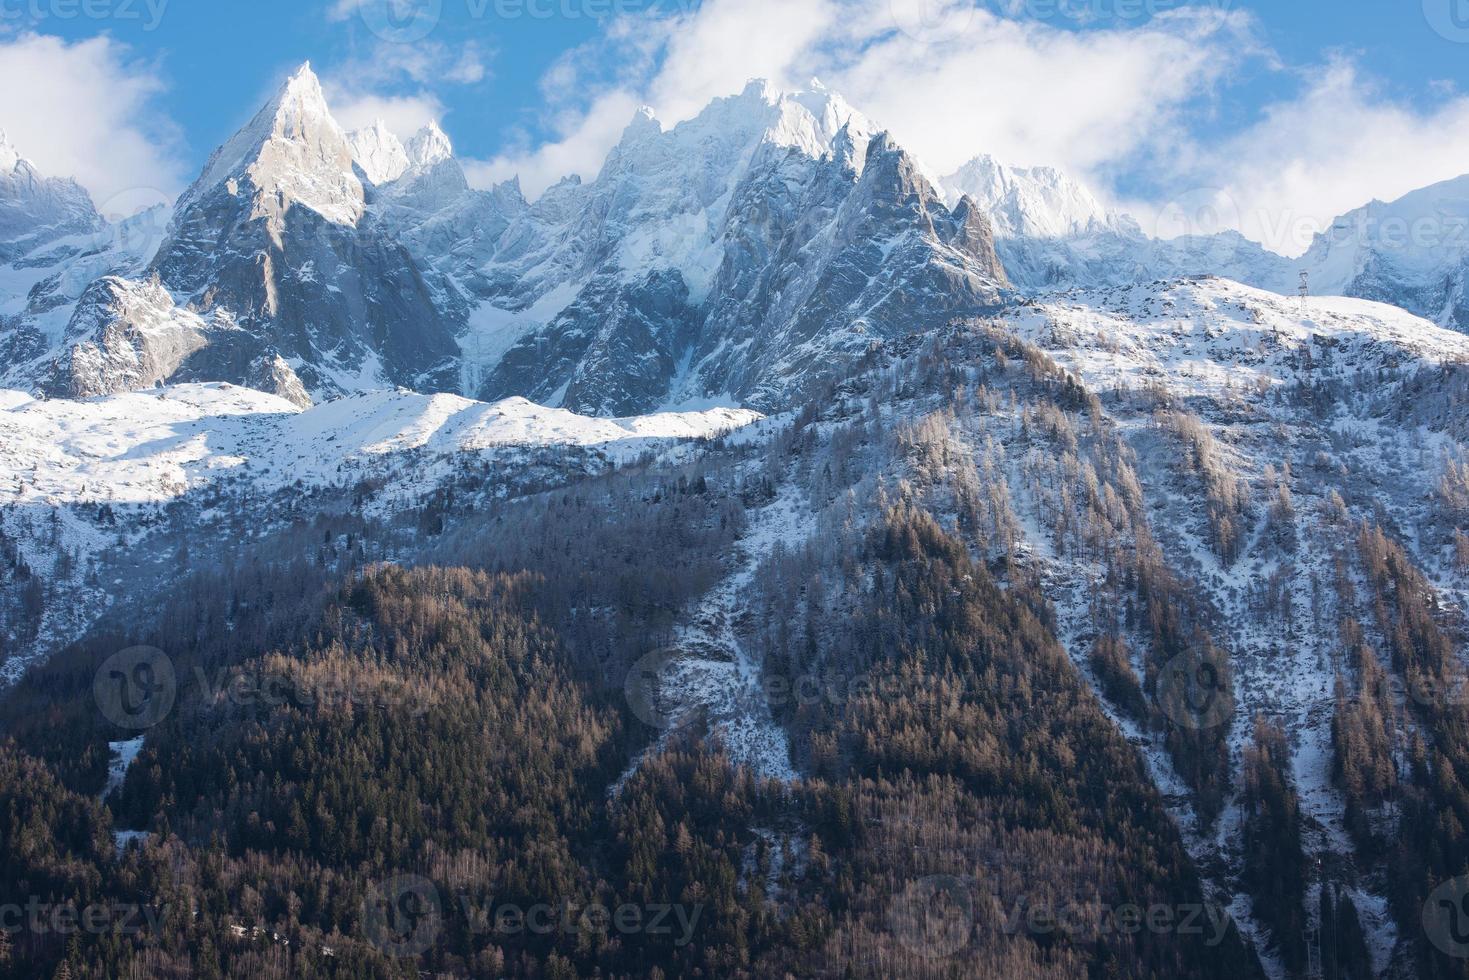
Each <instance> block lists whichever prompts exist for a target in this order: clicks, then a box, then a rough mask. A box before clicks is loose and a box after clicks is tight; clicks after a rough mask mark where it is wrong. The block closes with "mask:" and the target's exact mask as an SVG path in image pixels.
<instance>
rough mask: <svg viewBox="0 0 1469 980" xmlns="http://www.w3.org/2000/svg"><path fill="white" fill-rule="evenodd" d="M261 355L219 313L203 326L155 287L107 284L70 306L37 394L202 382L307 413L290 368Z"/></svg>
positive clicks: (113, 280)
mask: <svg viewBox="0 0 1469 980" xmlns="http://www.w3.org/2000/svg"><path fill="white" fill-rule="evenodd" d="M262 347H263V341H262V339H261V338H260V337H259V336H257V335H255V334H253V333H251V332H249V331H248V330H245V329H243V328H241V327H240V326H239V325H238V324H237V323H236V322H235V321H234V319H233V317H231V316H230V315H229V314H227V313H226V312H224V311H222V310H221V311H217V312H216V313H215V315H213V316H211V317H208V318H206V317H202V316H200V315H199V314H198V313H196V312H194V311H192V310H188V309H184V308H181V307H179V306H177V305H175V303H174V300H173V296H172V295H170V293H169V292H168V290H167V289H165V288H163V285H162V284H161V283H160V282H159V281H158V280H157V279H153V280H150V281H147V282H138V281H136V280H129V279H123V278H120V277H116V276H109V277H106V278H103V279H99V280H97V282H95V283H93V284H92V285H91V286H90V287H88V289H87V291H86V292H85V293H84V294H83V295H82V298H81V300H80V301H79V302H78V303H77V307H76V311H75V313H74V314H73V315H72V318H71V322H70V323H69V324H68V325H67V329H66V344H65V346H64V348H63V350H62V352H61V354H60V355H59V356H57V357H56V358H55V359H54V360H53V361H52V362H51V364H50V366H49V369H48V372H47V375H46V377H45V379H44V381H43V383H42V384H41V390H42V391H44V392H45V393H46V394H48V395H50V396H52V397H59V398H92V397H96V396H98V395H111V394H116V393H118V392H123V391H134V390H136V389H139V388H148V387H152V386H154V385H159V384H163V383H164V382H170V381H174V382H182V381H197V380H202V379H205V378H208V379H210V380H215V381H229V382H232V383H234V384H241V385H245V386H247V387H251V388H256V389H258V390H260V391H266V392H270V393H271V394H277V395H280V396H282V397H284V398H287V399H288V400H290V401H292V402H295V403H296V404H298V405H303V406H304V405H310V404H311V399H310V397H309V395H308V394H307V392H306V390H305V388H304V386H303V385H302V384H301V381H300V379H299V378H298V377H297V376H296V374H295V372H294V371H293V370H292V369H291V367H290V365H289V364H287V363H286V361H285V360H283V359H282V358H281V357H280V356H279V355H278V354H276V353H274V352H273V351H269V350H267V352H266V353H263V354H262V353H260V351H261V350H262Z"/></svg>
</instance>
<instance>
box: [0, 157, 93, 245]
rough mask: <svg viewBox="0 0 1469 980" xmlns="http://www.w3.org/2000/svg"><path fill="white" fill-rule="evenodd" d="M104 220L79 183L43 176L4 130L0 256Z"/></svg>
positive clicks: (0, 167)
mask: <svg viewBox="0 0 1469 980" xmlns="http://www.w3.org/2000/svg"><path fill="white" fill-rule="evenodd" d="M105 224H106V222H105V221H103V219H102V216H101V215H99V214H98V213H97V209H96V207H95V206H94V205H93V203H92V198H91V196H90V195H89V194H88V193H87V192H86V190H84V189H83V188H82V186H81V185H80V184H78V183H77V182H76V181H74V180H71V179H69V178H62V177H46V176H43V175H42V174H41V173H40V172H39V171H38V170H37V169H36V167H35V165H34V164H32V163H31V162H30V161H29V160H27V159H26V158H25V157H23V156H21V154H20V151H19V150H18V149H16V147H15V146H14V145H12V144H11V142H10V140H9V138H8V137H7V136H6V134H5V133H4V131H0V262H9V261H13V260H15V259H17V258H19V257H21V256H22V255H25V254H27V253H28V252H31V251H33V250H35V249H37V248H39V247H40V246H42V245H45V244H48V243H50V242H53V241H55V240H56V239H58V238H62V237H64V236H67V235H78V234H86V233H88V232H95V231H99V230H101V229H102V228H103V227H104V225H105Z"/></svg>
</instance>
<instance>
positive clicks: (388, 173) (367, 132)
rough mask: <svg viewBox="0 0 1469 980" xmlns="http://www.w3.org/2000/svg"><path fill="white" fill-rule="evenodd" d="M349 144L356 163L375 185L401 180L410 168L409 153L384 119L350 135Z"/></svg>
mask: <svg viewBox="0 0 1469 980" xmlns="http://www.w3.org/2000/svg"><path fill="white" fill-rule="evenodd" d="M347 143H348V145H349V146H351V148H352V161H353V162H354V163H356V164H357V166H358V168H359V169H360V170H361V171H362V173H363V175H364V176H365V177H366V178H367V179H368V180H369V181H371V182H372V183H373V184H375V185H381V184H387V183H390V182H392V181H395V180H397V179H398V178H399V177H401V176H403V174H404V172H405V171H407V170H408V167H409V166H410V163H409V159H408V152H407V150H406V149H405V148H404V146H403V144H402V142H401V141H400V140H399V139H398V137H397V136H394V135H393V132H392V130H390V129H388V124H387V123H385V122H383V121H382V120H381V119H379V120H378V121H377V122H375V123H373V124H372V125H371V126H368V127H367V128H365V129H354V130H353V131H352V132H350V133H348V134H347Z"/></svg>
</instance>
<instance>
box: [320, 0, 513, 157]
mask: <svg viewBox="0 0 1469 980" xmlns="http://www.w3.org/2000/svg"><path fill="white" fill-rule="evenodd" d="M345 9H350V8H345ZM489 75H490V72H489V67H488V56H487V55H486V54H485V51H484V48H483V47H482V46H481V45H479V44H477V43H475V42H473V41H471V42H468V43H465V44H462V45H457V46H454V45H448V44H443V43H440V42H436V41H420V42H418V43H416V44H393V43H389V42H386V41H377V42H376V43H374V44H372V45H370V46H369V47H368V48H367V49H366V53H365V54H362V55H359V56H356V57H352V58H349V59H347V60H346V61H343V62H341V63H339V64H337V65H335V66H332V67H331V68H330V69H329V70H327V71H325V72H324V73H323V75H322V88H323V89H324V90H325V92H326V94H327V100H328V102H329V103H330V104H331V107H332V115H334V116H335V117H336V118H337V121H338V122H340V123H341V124H342V125H343V126H344V127H346V128H347V129H356V128H359V127H361V126H368V125H371V124H372V123H373V122H375V121H376V120H378V119H381V120H383V121H384V122H386V123H387V125H388V128H389V129H391V130H392V131H393V133H394V134H395V135H396V136H398V137H399V138H400V139H407V138H408V137H410V136H412V135H413V134H414V133H415V132H417V131H418V130H419V129H420V128H421V127H422V126H423V125H424V124H425V123H428V122H430V121H435V122H437V121H440V120H441V119H442V118H443V116H444V104H443V102H442V100H441V99H440V98H439V97H438V95H437V94H435V88H436V87H438V86H442V85H475V84H478V83H480V82H483V81H485V80H486V79H487V78H488V77H489Z"/></svg>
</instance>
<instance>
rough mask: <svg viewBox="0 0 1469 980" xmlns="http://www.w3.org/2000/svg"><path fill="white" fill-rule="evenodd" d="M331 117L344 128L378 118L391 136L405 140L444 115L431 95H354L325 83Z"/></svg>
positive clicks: (369, 124) (357, 126) (370, 121)
mask: <svg viewBox="0 0 1469 980" xmlns="http://www.w3.org/2000/svg"><path fill="white" fill-rule="evenodd" d="M324 90H325V93H326V97H327V104H328V105H330V106H331V110H332V116H333V117H335V118H336V120H337V122H339V123H341V125H342V128H343V129H347V130H353V129H362V128H363V127H366V126H371V125H372V124H373V123H374V122H376V121H378V120H379V119H381V120H382V121H383V122H385V123H386V124H387V126H388V129H389V130H391V131H392V133H393V135H394V136H397V137H398V138H399V139H401V140H407V139H408V138H409V137H411V136H412V135H413V134H414V133H416V132H418V131H419V130H420V129H422V128H423V127H424V126H425V125H427V124H428V123H430V122H437V121H438V120H440V119H441V118H443V115H444V106H443V104H442V103H440V102H439V100H438V99H437V98H435V97H434V96H433V95H431V94H429V93H427V92H422V93H419V94H417V95H373V94H359V95H354V94H352V93H349V92H343V91H340V90H339V89H337V88H335V87H334V86H332V85H330V84H328V85H325V86H324Z"/></svg>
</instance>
